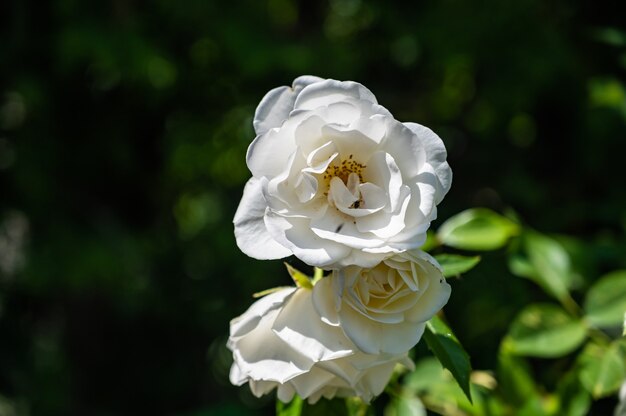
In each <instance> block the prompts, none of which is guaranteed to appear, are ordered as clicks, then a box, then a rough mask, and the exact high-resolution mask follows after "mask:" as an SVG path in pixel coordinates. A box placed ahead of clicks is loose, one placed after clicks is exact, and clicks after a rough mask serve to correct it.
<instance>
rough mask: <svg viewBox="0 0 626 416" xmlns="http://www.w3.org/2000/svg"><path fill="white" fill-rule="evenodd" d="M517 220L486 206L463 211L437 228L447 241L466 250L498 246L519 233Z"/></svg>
mask: <svg viewBox="0 0 626 416" xmlns="http://www.w3.org/2000/svg"><path fill="white" fill-rule="evenodd" d="M519 231H520V227H519V225H518V224H516V223H514V222H513V221H511V220H509V219H508V218H505V217H503V216H501V215H499V214H496V213H495V212H493V211H491V210H488V209H486V208H474V209H468V210H466V211H463V212H461V213H459V214H457V215H455V216H453V217H451V218H449V219H448V220H447V221H446V222H444V223H443V224H442V225H441V227H439V230H438V231H437V238H438V239H439V241H441V242H442V243H443V244H445V245H447V246H450V247H456V248H460V249H463V250H495V249H498V248H500V247H504V245H506V243H507V241H508V240H509V238H511V237H513V236H515V235H517V234H519Z"/></svg>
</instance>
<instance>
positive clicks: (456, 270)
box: [435, 254, 480, 277]
mask: <svg viewBox="0 0 626 416" xmlns="http://www.w3.org/2000/svg"><path fill="white" fill-rule="evenodd" d="M435 260H437V262H438V263H439V264H440V265H441V267H442V268H443V275H444V276H445V277H451V276H459V275H461V274H463V273H466V272H468V271H470V270H472V269H473V268H474V267H476V265H477V264H478V263H479V262H480V256H472V257H468V256H461V255H458V254H439V255H436V256H435Z"/></svg>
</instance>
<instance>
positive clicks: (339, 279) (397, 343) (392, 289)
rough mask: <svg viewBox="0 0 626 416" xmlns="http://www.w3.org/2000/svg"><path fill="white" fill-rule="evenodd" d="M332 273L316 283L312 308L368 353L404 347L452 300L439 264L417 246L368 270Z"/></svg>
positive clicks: (420, 334)
mask: <svg viewBox="0 0 626 416" xmlns="http://www.w3.org/2000/svg"><path fill="white" fill-rule="evenodd" d="M331 277H332V278H330V279H322V280H320V281H319V282H318V283H317V284H316V285H315V289H314V291H313V301H314V305H315V308H316V310H317V312H318V313H319V315H320V316H321V317H322V320H323V321H324V322H326V323H327V324H329V325H333V326H337V327H339V328H341V329H342V331H343V332H344V334H345V335H346V336H347V337H348V338H349V339H350V340H351V341H352V342H354V344H355V345H356V346H357V347H358V348H359V350H361V351H363V352H366V353H368V354H381V353H390V354H398V353H401V352H402V351H408V350H409V349H410V348H412V347H413V346H415V344H417V342H418V341H419V340H420V338H421V336H422V334H423V333H424V329H425V327H426V321H428V320H429V319H430V318H432V317H433V315H435V314H436V313H437V312H438V311H439V310H440V309H441V308H442V307H443V306H444V305H445V304H446V303H447V302H448V299H449V298H450V291H451V288H450V285H449V284H448V283H447V282H446V281H445V279H444V277H443V273H442V271H441V268H440V266H439V264H438V263H437V261H436V260H435V259H433V258H432V257H431V256H430V255H428V254H426V253H424V252H422V251H419V250H412V251H407V252H404V253H401V254H397V255H395V256H393V257H391V258H388V259H386V260H384V261H383V262H382V263H380V264H378V265H377V266H375V267H374V268H372V269H363V268H361V267H358V266H348V267H346V268H345V269H341V270H335V271H333V272H332V275H331Z"/></svg>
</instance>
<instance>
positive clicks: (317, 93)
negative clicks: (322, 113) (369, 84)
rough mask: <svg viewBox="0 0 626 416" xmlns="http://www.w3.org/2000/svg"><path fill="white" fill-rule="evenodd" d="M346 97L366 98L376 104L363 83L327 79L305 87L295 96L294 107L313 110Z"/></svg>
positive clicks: (374, 98) (372, 95)
mask: <svg viewBox="0 0 626 416" xmlns="http://www.w3.org/2000/svg"><path fill="white" fill-rule="evenodd" d="M347 97H353V98H357V99H360V100H366V101H370V102H371V103H374V104H377V101H376V97H375V96H374V94H372V92H371V91H370V90H368V89H367V88H365V87H364V86H363V85H361V84H359V83H357V82H353V81H343V82H342V81H335V80H334V79H327V80H324V81H321V82H316V83H314V84H310V85H308V86H307V87H305V88H304V89H303V90H302V91H301V92H300V94H299V95H298V97H297V98H296V102H295V105H294V108H295V109H299V110H313V109H316V108H318V107H322V106H327V105H330V104H332V103H336V102H338V101H343V100H345V99H346V98H347Z"/></svg>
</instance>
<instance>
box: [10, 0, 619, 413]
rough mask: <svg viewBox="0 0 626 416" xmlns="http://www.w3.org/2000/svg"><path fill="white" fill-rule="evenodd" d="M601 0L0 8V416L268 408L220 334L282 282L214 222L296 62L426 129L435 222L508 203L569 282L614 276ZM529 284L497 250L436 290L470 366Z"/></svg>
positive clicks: (612, 19) (288, 0) (611, 84)
mask: <svg viewBox="0 0 626 416" xmlns="http://www.w3.org/2000/svg"><path fill="white" fill-rule="evenodd" d="M617 5H618V2H613V3H609V2H607V3H605V4H602V5H600V4H599V3H596V2H583V1H559V0H554V1H542V0H522V1H517V2H501V1H498V0H485V1H481V2H463V1H456V0H445V1H424V2H414V4H411V5H409V4H404V3H395V4H393V5H392V4H391V3H389V2H386V1H383V0H331V1H322V2H311V1H296V0H243V1H238V2H217V1H206V0H205V1H202V0H189V1H185V2H180V1H179V2H173V1H164V0H159V1H155V2H141V1H132V0H110V1H103V2H80V1H78V0H56V1H47V2H36V1H34V0H8V1H5V2H2V3H1V4H0V62H2V65H0V415H2V416H5V415H137V414H151V415H189V416H191V415H194V416H200V415H222V414H226V415H227V414H233V415H236V414H271V413H272V412H273V406H274V404H273V398H272V397H268V398H265V399H261V400H258V399H255V398H253V397H252V396H251V394H250V393H249V391H248V389H247V388H246V387H244V388H236V387H233V386H231V385H230V384H229V382H228V370H229V366H230V363H231V358H230V353H229V351H228V350H227V349H226V348H225V346H224V343H225V341H226V337H227V333H228V322H229V320H230V319H231V318H233V317H235V316H237V315H239V314H241V313H242V312H243V311H244V310H245V309H246V308H247V307H248V306H249V305H250V304H251V302H252V298H251V295H252V293H254V292H257V291H260V290H263V289H266V288H269V287H273V286H277V285H284V284H288V283H289V277H288V275H287V274H286V272H285V270H284V267H283V265H282V262H281V261H265V262H264V261H257V260H253V259H250V258H248V257H246V256H245V255H244V254H242V253H241V252H240V251H239V250H238V249H237V246H236V244H235V240H234V236H233V227H232V223H231V221H232V217H233V215H234V212H235V210H236V207H237V204H238V202H239V198H240V197H241V194H242V191H243V185H244V183H245V181H246V180H247V179H248V177H249V172H248V170H247V168H246V165H245V151H246V148H247V146H248V144H249V143H250V141H251V140H252V139H253V137H254V132H253V129H252V116H253V114H254V109H255V106H256V104H257V103H258V102H259V100H260V99H261V97H262V96H263V95H264V94H265V93H266V92H267V91H268V90H269V89H271V88H274V87H276V86H280V85H289V84H291V82H292V80H293V79H294V78H295V77H297V76H299V75H302V74H312V75H318V76H321V77H329V78H335V79H340V80H348V79H349V80H355V81H359V82H361V83H363V84H364V85H366V86H367V87H368V88H370V89H371V90H372V91H373V93H374V94H375V95H376V96H377V98H378V100H379V102H380V103H381V104H383V105H384V106H386V107H387V108H388V109H389V110H390V111H391V112H392V113H393V114H394V115H395V117H396V118H397V119H399V120H402V121H415V122H419V123H422V124H425V125H427V126H429V127H431V128H432V129H433V130H434V131H435V132H437V133H438V134H439V135H440V136H441V137H442V139H443V140H444V142H445V144H446V146H447V148H448V154H449V155H448V160H449V163H450V165H451V166H452V169H453V171H454V174H455V176H454V183H453V187H452V190H451V191H450V193H449V194H448V196H447V198H446V199H445V200H444V202H443V203H442V204H441V205H440V210H439V219H438V220H437V222H436V223H435V224H434V226H435V227H436V226H437V225H438V224H440V223H441V221H442V220H445V219H446V218H448V217H450V216H451V215H453V214H455V213H457V212H459V211H461V210H463V209H466V208H469V207H477V206H483V207H489V208H492V209H494V210H496V211H499V212H506V211H508V212H513V211H514V212H516V213H517V215H518V216H519V218H520V219H521V220H522V221H523V222H524V223H525V224H527V225H529V226H531V227H534V228H536V229H538V230H541V231H542V232H546V233H557V234H562V235H569V236H573V237H576V238H578V239H580V240H581V241H582V242H583V243H582V244H579V243H577V244H572V245H571V247H570V246H568V247H569V248H568V249H571V250H574V251H576V253H578V255H577V257H576V261H577V267H578V270H580V271H581V276H582V278H583V279H589V280H592V279H595V278H597V276H598V275H599V274H601V273H603V272H605V271H608V270H613V269H617V268H625V267H626V256H625V255H624V254H625V253H626V239H625V238H624V234H625V232H626V172H625V166H626V165H625V155H626V153H625V152H626V123H625V122H626V84H625V83H624V79H625V77H624V76H625V72H626V31H625V29H626V21H625V19H624V15H623V14H620V13H619V11H618V8H617ZM562 240H563V241H567V238H566V237H563V238H562ZM577 241H578V240H577ZM293 263H294V264H297V262H293ZM545 296H546V295H543V294H542V292H540V291H539V290H538V289H536V288H535V287H533V286H532V285H529V284H527V282H525V281H522V280H520V279H518V278H516V277H513V276H511V275H510V273H509V272H508V271H507V269H506V259H505V254H504V253H502V252H495V253H490V254H487V255H485V256H483V262H482V264H481V265H479V267H477V268H476V269H475V270H473V271H472V272H470V273H468V274H467V275H465V276H464V277H463V278H462V279H461V280H458V281H454V282H453V295H452V298H451V301H450V303H449V306H448V307H447V308H446V316H447V319H448V321H450V323H451V324H452V326H453V328H455V330H456V332H457V335H458V336H459V338H460V339H461V341H462V342H463V343H464V345H465V347H466V348H467V349H468V350H469V352H470V354H471V356H472V362H473V366H474V368H478V369H481V368H482V369H488V368H493V367H494V365H495V351H496V349H497V344H498V342H499V340H500V339H501V338H502V336H503V334H504V332H505V331H506V328H507V325H508V323H509V322H510V320H511V319H512V317H513V316H514V315H515V313H516V312H517V311H518V310H519V309H520V308H521V307H522V306H523V305H525V304H526V303H528V302H529V301H530V300H533V301H536V300H541V299H542V297H545Z"/></svg>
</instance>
